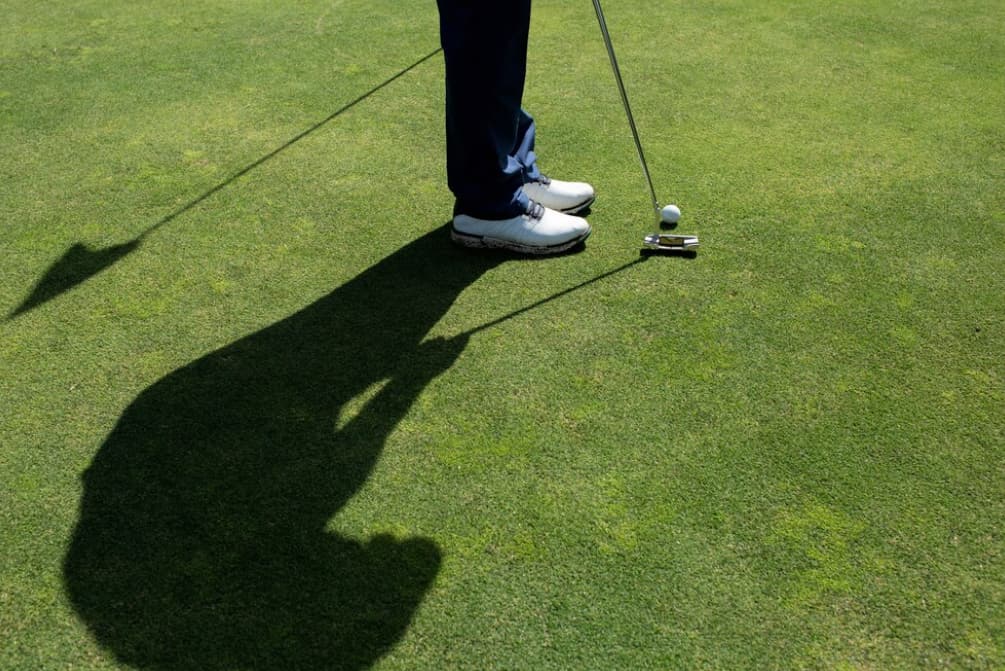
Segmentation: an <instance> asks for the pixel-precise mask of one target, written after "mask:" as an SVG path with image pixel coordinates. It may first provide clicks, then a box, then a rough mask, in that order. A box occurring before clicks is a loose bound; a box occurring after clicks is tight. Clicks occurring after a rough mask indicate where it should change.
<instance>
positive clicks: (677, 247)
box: [642, 233, 698, 252]
mask: <svg viewBox="0 0 1005 671" xmlns="http://www.w3.org/2000/svg"><path fill="white" fill-rule="evenodd" d="M642 242H643V244H644V245H645V246H646V248H647V249H663V250H667V251H677V252H686V251H691V250H694V249H697V248H698V236H696V235H672V234H670V233H651V234H649V235H647V236H646V237H645V239H644V240H643V241H642Z"/></svg>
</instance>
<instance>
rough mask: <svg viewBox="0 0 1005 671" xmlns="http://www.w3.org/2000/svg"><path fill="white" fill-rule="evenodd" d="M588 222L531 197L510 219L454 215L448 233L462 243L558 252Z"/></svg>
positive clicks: (578, 238) (579, 237)
mask: <svg viewBox="0 0 1005 671" xmlns="http://www.w3.org/2000/svg"><path fill="white" fill-rule="evenodd" d="M590 230H591V229H590V224H588V223H587V222H586V219H583V218H582V217H573V216H570V215H568V214H562V213H561V212H556V211H555V210H551V209H548V208H546V207H544V206H543V205H540V204H538V203H535V202H534V201H531V203H530V207H529V208H527V212H526V213H525V214H521V215H520V216H518V217H513V218H511V219H501V220H495V219H476V218H475V217H469V216H468V215H466V214H459V215H457V216H455V217H454V222H453V228H452V230H451V232H450V237H451V239H453V241H454V242H456V243H458V244H460V245H463V246H465V247H491V248H497V249H508V250H510V251H513V252H518V253H520V254H559V253H561V252H564V251H568V250H569V249H572V248H573V247H575V246H576V245H578V244H579V243H580V242H582V241H583V240H586V238H587V237H588V236H589V235H590Z"/></svg>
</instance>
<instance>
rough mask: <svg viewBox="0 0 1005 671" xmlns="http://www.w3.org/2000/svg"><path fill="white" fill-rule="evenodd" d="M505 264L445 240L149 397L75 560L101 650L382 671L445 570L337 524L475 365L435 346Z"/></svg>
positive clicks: (90, 507) (202, 665)
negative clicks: (415, 424) (455, 373)
mask: <svg viewBox="0 0 1005 671" xmlns="http://www.w3.org/2000/svg"><path fill="white" fill-rule="evenodd" d="M505 258H506V257H503V256H494V255H478V254H475V255H472V254H467V253H465V251H463V250H458V249H455V248H454V247H453V246H452V245H451V244H450V241H449V240H448V236H447V232H446V229H444V228H439V229H437V230H436V231H434V232H432V233H430V234H427V235H425V236H423V237H422V238H420V239H418V240H416V241H414V242H412V243H411V244H409V245H407V246H405V247H404V248H402V249H400V250H398V251H397V252H395V253H394V254H392V255H391V256H389V257H388V258H386V259H384V260H383V261H381V262H379V263H378V264H376V265H375V266H373V267H371V268H370V269H368V270H366V271H365V272H363V273H362V274H360V275H359V276H357V277H356V278H354V279H353V280H351V281H350V282H348V283H347V284H345V285H344V286H341V287H339V288H338V289H336V290H335V291H333V292H332V293H331V294H329V295H327V296H325V297H323V298H321V299H320V300H318V301H317V302H315V303H313V304H312V305H310V306H308V307H306V308H304V309H303V310H301V311H300V312H297V313H296V314H293V315H291V316H290V317H288V318H286V319H284V320H282V321H280V322H278V323H276V324H273V325H271V326H268V327H266V328H264V329H262V330H261V331H258V332H256V333H254V334H251V335H249V336H247V337H245V338H242V339H241V340H238V341H236V342H234V343H233V344H231V345H228V346H226V347H224V348H222V349H220V350H218V351H215V352H212V353H210V354H208V355H206V356H204V357H202V358H201V359H199V360H197V361H194V362H193V363H191V364H189V365H187V366H185V367H183V368H180V369H178V370H176V371H174V372H173V373H171V374H169V375H167V376H166V377H164V378H163V379H161V380H160V381H158V382H156V383H155V384H153V385H152V386H150V387H149V388H147V389H146V390H145V391H143V392H142V393H141V394H140V395H139V396H138V397H137V398H136V399H135V400H134V401H133V402H132V403H131V404H130V405H129V407H128V408H127V409H126V410H125V411H124V413H123V414H122V416H121V417H120V418H119V421H118V423H117V424H116V426H115V427H114V429H113V430H112V432H111V433H110V435H109V436H108V438H107V439H106V440H105V442H104V444H103V445H102V446H101V448H100V450H99V451H98V453H97V455H96V456H95V458H94V460H93V462H92V463H91V465H90V466H89V467H88V468H87V470H86V471H85V473H84V474H83V494H82V497H81V501H80V513H79V520H78V523H77V525H76V528H75V530H74V532H73V536H72V540H71V542H70V545H69V548H68V551H67V554H66V557H65V559H64V566H63V569H64V580H65V585H66V589H67V593H68V595H69V598H70V600H71V603H72V604H73V607H74V608H75V609H76V612H77V613H78V615H79V617H80V618H81V619H82V621H83V622H84V623H85V624H86V625H87V627H88V628H89V629H90V631H91V632H92V634H93V636H94V637H95V639H96V640H97V641H98V642H99V643H100V644H101V645H102V646H103V647H105V648H106V649H108V650H109V651H111V652H112V653H113V654H114V655H115V657H116V659H117V660H118V661H119V662H121V663H124V664H128V665H131V666H134V667H136V668H140V669H152V670H158V671H182V670H186V671H187V670H192V671H194V670H196V669H198V670H200V671H224V670H229V669H251V670H261V671H265V670H272V669H304V670H321V669H326V670H327V669H364V668H367V667H369V666H370V665H372V664H373V663H374V662H375V661H376V660H378V659H379V658H380V657H381V656H383V655H384V654H386V653H387V652H388V651H389V650H391V649H392V648H393V647H394V645H395V644H396V643H397V642H398V641H399V640H400V638H401V637H402V635H403V634H404V632H405V631H406V629H407V627H408V626H409V623H410V622H411V620H412V617H413V615H414V614H415V612H416V609H417V608H418V607H419V604H420V603H421V602H422V600H423V597H424V595H425V594H426V592H427V590H428V589H429V587H430V585H431V584H432V583H433V580H434V578H435V576H436V575H437V573H438V571H439V567H440V563H441V552H440V550H439V548H438V547H437V545H436V544H435V543H434V542H433V541H432V540H430V539H427V538H415V537H413V538H404V539H399V538H393V537H391V536H384V535H380V536H376V537H372V538H368V539H357V538H351V537H348V536H345V535H343V534H340V533H339V532H338V531H331V530H330V525H329V522H330V520H331V519H332V517H333V516H334V515H335V514H336V513H338V511H339V510H340V509H342V508H343V507H344V506H345V505H346V502H347V501H349V499H350V498H351V497H352V496H353V495H354V494H355V493H356V492H357V491H358V490H359V489H360V487H361V486H362V485H363V483H364V482H365V481H366V480H367V478H368V476H369V474H370V473H371V471H372V470H373V467H374V464H375V463H376V461H377V460H378V459H379V457H380V454H381V451H382V449H383V447H384V445H385V442H386V440H387V438H388V436H389V435H390V434H391V432H392V431H393V430H394V428H395V426H396V425H397V424H398V422H399V421H400V420H401V418H402V417H403V416H404V415H405V414H406V413H407V412H408V410H409V408H410V407H411V405H412V403H413V402H414V401H415V399H416V397H417V396H418V395H419V394H420V393H421V392H422V390H423V389H424V388H425V387H426V386H427V385H428V384H429V382H430V381H431V380H433V379H434V378H435V377H437V376H438V375H440V374H442V373H443V372H445V371H446V370H448V369H449V368H450V367H451V365H452V364H453V362H454V361H455V359H456V358H457V356H458V355H459V354H460V353H461V352H462V351H463V350H464V348H465V345H466V343H467V340H468V334H463V335H460V336H457V337H455V338H453V339H450V340H426V336H427V334H428V333H429V331H430V329H431V328H432V327H433V325H434V324H436V322H437V321H439V319H440V318H441V317H442V316H443V315H444V314H445V313H446V312H447V310H448V309H449V308H450V306H451V305H452V304H453V303H454V301H455V300H456V298H457V296H458V295H459V294H460V293H461V292H462V291H463V290H464V289H465V288H466V287H468V286H470V285H471V284H472V283H474V282H475V281H477V280H478V278H479V277H481V276H482V274H483V273H485V272H486V271H487V270H489V269H490V268H492V267H494V266H495V265H497V264H499V263H501V262H503V261H504V260H505ZM360 398H362V399H369V400H368V401H366V402H365V403H364V404H363V406H362V408H361V409H360V410H358V412H356V413H355V414H354V415H352V416H347V417H341V415H342V414H344V413H345V412H346V408H347V404H349V403H350V401H353V399H360ZM350 407H355V404H354V405H352V406H350Z"/></svg>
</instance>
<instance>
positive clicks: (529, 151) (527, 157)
mask: <svg viewBox="0 0 1005 671" xmlns="http://www.w3.org/2000/svg"><path fill="white" fill-rule="evenodd" d="M536 133H537V126H536V125H535V124H534V117H532V116H531V115H530V114H528V113H527V111H526V110H520V114H519V115H518V120H517V131H516V146H515V147H514V148H513V151H512V152H510V153H511V155H512V156H513V158H514V159H516V162H517V163H519V164H520V167H521V169H522V170H523V181H524V182H525V183H526V182H536V181H538V180H539V179H541V171H540V170H538V167H537V155H536V154H534V137H535V135H536Z"/></svg>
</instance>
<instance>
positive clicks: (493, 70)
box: [437, 0, 531, 219]
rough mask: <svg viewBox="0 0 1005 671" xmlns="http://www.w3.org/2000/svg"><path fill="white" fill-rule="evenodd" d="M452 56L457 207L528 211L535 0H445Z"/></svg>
mask: <svg viewBox="0 0 1005 671" xmlns="http://www.w3.org/2000/svg"><path fill="white" fill-rule="evenodd" d="M437 5H438V7H439V10H440V39H441V42H442V44H443V54H444V60H445V63H446V102H447V105H446V129H447V183H448V185H449V186H450V190H451V191H452V192H453V194H454V197H455V198H456V204H455V210H454V211H455V214H467V215H470V216H474V217H479V218H483V219H505V218H508V217H513V216H517V215H519V214H522V213H524V212H525V211H526V209H527V198H526V196H525V195H524V194H523V192H522V190H521V186H522V185H523V182H524V166H523V165H521V163H520V161H519V160H517V159H516V158H515V157H514V156H513V153H514V148H515V147H518V146H519V138H518V127H519V125H520V120H521V114H520V113H521V107H520V106H521V101H522V99H523V88H524V78H525V76H526V71H527V40H528V35H529V31H530V5H531V0H437Z"/></svg>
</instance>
